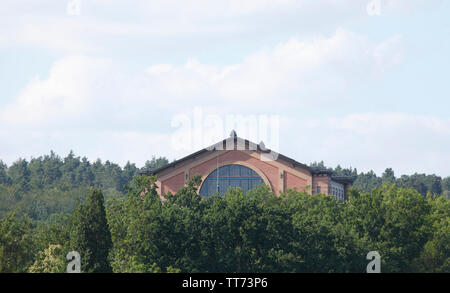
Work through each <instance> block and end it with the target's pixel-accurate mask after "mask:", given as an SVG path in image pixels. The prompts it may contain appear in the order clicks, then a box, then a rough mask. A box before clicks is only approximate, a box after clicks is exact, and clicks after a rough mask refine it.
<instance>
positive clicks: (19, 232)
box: [0, 213, 34, 273]
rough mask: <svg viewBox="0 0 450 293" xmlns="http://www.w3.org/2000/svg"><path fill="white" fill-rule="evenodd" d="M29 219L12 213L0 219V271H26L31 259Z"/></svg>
mask: <svg viewBox="0 0 450 293" xmlns="http://www.w3.org/2000/svg"><path fill="white" fill-rule="evenodd" d="M31 229H32V226H31V220H30V219H29V218H28V217H18V216H16V215H15V214H14V213H10V214H8V215H6V216H5V217H4V218H2V219H1V220H0V273H20V272H26V271H27V270H28V266H29V265H30V264H31V263H32V261H33V255H34V253H33V242H32V235H31Z"/></svg>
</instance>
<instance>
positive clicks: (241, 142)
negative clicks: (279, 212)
mask: <svg viewBox="0 0 450 293" xmlns="http://www.w3.org/2000/svg"><path fill="white" fill-rule="evenodd" d="M230 142H233V149H234V147H235V146H237V145H238V146H241V147H243V148H244V149H242V150H257V151H259V152H261V153H266V154H275V155H276V160H279V159H281V160H283V161H286V162H288V163H290V164H292V166H293V167H301V168H304V169H306V170H308V171H310V172H311V173H312V174H326V175H330V176H332V174H333V172H332V171H330V170H327V169H325V168H318V167H309V166H308V165H305V164H303V163H300V162H298V161H296V160H294V159H292V158H289V157H287V156H284V155H282V154H279V153H277V152H275V151H272V150H270V149H267V148H266V147H265V146H264V143H263V142H260V143H259V144H256V143H254V142H251V141H249V140H247V139H243V138H240V137H238V136H237V134H236V131H234V130H233V131H232V132H231V134H230V137H229V138H226V139H223V140H222V141H219V142H218V143H216V144H213V145H212V146H209V147H206V148H204V149H201V150H199V151H197V152H195V153H192V154H190V155H188V156H186V157H184V158H181V159H179V160H175V161H173V162H172V163H170V164H167V165H165V166H163V167H160V168H157V169H149V170H144V171H141V172H140V174H146V175H154V174H158V173H160V172H162V171H164V170H167V169H170V168H176V167H177V166H178V165H179V164H181V163H183V162H186V161H188V160H191V159H194V160H195V158H196V157H198V156H201V155H202V154H204V153H207V152H212V151H221V150H226V146H227V143H228V144H229V143H230ZM344 177H345V176H340V177H339V178H338V177H335V178H338V180H335V181H337V182H341V181H344V180H351V179H350V178H347V179H345V178H344ZM333 180H334V179H333ZM353 181H354V180H353ZM353 181H351V182H353Z"/></svg>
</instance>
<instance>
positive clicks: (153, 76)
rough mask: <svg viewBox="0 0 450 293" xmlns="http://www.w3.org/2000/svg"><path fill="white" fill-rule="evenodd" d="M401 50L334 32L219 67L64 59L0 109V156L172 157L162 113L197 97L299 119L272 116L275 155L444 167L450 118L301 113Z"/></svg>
mask: <svg viewBox="0 0 450 293" xmlns="http://www.w3.org/2000/svg"><path fill="white" fill-rule="evenodd" d="M403 52H404V51H403V49H402V40H401V37H400V36H397V35H394V36H393V37H390V38H388V39H386V40H385V41H382V42H378V43H377V42H373V41H371V40H370V39H369V38H367V37H366V36H364V35H360V34H356V33H353V32H350V31H346V30H342V29H340V30H337V31H336V32H335V33H334V34H332V35H331V36H323V35H317V36H316V37H314V38H311V39H298V38H291V39H289V40H287V41H285V42H281V43H279V44H278V45H276V46H274V47H266V48H263V49H261V50H259V51H257V52H255V53H253V54H250V55H248V56H247V57H245V58H244V59H243V60H242V62H241V63H238V64H229V65H226V66H219V65H214V64H204V63H201V62H199V61H197V60H196V59H192V58H190V59H188V60H187V61H186V62H185V63H184V64H182V65H175V64H153V65H149V66H148V67H146V68H145V69H143V70H142V71H141V72H137V73H133V74H129V73H126V72H125V71H124V70H122V69H121V67H120V65H119V64H117V63H115V62H113V61H111V60H105V59H99V58H93V57H82V56H72V57H66V58H63V59H61V60H60V61H58V62H56V63H55V64H53V66H52V68H51V70H50V73H49V76H48V78H42V77H39V76H37V77H35V78H34V79H33V80H32V81H30V83H29V84H28V86H27V87H26V88H25V89H24V90H23V91H22V92H21V93H20V94H19V95H18V96H17V97H16V99H15V100H14V101H13V102H12V103H10V104H9V105H7V107H5V108H4V109H2V111H1V112H0V120H1V121H2V126H1V127H0V139H1V140H2V141H8V144H7V145H5V144H4V145H2V146H1V147H0V153H1V155H0V156H1V158H2V159H4V160H6V161H7V162H8V163H10V162H11V161H12V160H14V159H16V158H18V157H20V156H22V157H24V156H25V157H28V156H30V155H35V156H37V155H40V154H43V153H47V152H48V151H49V150H50V149H54V150H56V151H58V153H60V154H65V153H67V152H68V151H69V150H70V149H74V151H75V152H76V153H77V154H80V155H86V156H88V157H89V158H90V159H92V160H93V159H95V158H96V157H101V158H102V159H110V160H112V161H117V162H119V163H121V164H124V163H125V162H126V161H127V160H130V161H133V162H137V163H138V164H143V162H144V161H145V160H146V159H148V158H150V157H151V155H165V156H168V157H169V158H170V159H173V158H179V157H180V156H182V155H185V154H186V153H181V152H179V151H177V150H175V149H173V148H172V146H171V135H172V133H171V130H170V117H171V116H173V115H175V114H177V113H186V112H187V111H188V112H190V111H191V109H192V107H193V106H196V105H202V107H203V109H204V110H205V113H212V114H219V115H222V117H224V116H223V115H225V114H242V115H249V114H256V113H261V112H262V113H269V114H271V113H274V112H276V111H277V107H279V109H281V110H282V111H281V113H282V114H283V115H285V116H287V117H296V118H295V119H292V120H288V122H290V123H289V124H283V123H282V125H281V138H280V152H281V153H283V154H286V155H289V156H291V157H293V158H295V159H297V160H299V161H301V162H305V163H309V162H310V161H314V160H325V162H326V163H328V164H330V165H337V164H342V165H344V166H348V165H352V166H355V167H358V168H360V170H364V171H367V170H368V169H370V168H373V169H375V171H377V172H381V171H382V170H384V168H386V167H394V169H395V170H397V171H398V172H403V173H407V172H409V171H410V170H417V171H422V170H423V172H429V173H432V172H437V173H440V174H444V175H445V174H448V173H449V171H450V170H449V169H448V166H446V164H445V162H448V161H449V160H450V153H449V151H448V150H447V149H446V148H445V147H443V146H448V145H449V144H450V141H449V137H450V133H449V129H450V121H449V120H448V119H441V118H436V117H425V116H415V115H407V114H402V113H388V114H376V113H371V114H354V115H344V116H336V117H334V118H330V117H328V118H324V119H318V120H310V119H308V118H299V116H300V117H301V115H299V114H298V113H300V114H301V113H305V112H308V111H311V110H313V109H314V107H316V106H317V105H319V106H321V107H322V106H323V105H324V103H330V102H332V101H334V100H336V99H339V98H342V97H344V96H345V93H346V90H347V89H348V88H349V87H350V86H351V84H353V83H357V82H360V81H362V82H367V81H370V80H371V79H373V78H377V77H379V75H380V74H382V73H383V72H385V71H387V70H389V68H391V67H392V66H395V65H397V64H398V63H399V62H401V60H402V56H403V54H404V53H403ZM296 115H297V116H296ZM164 119H166V120H164ZM163 121H166V122H163ZM164 123H167V125H165V124H164ZM173 132H175V129H173ZM268 147H271V146H270V145H268ZM30 150H32V151H30ZM183 151H184V152H185V150H183ZM192 151H195V150H192ZM5 154H7V155H5Z"/></svg>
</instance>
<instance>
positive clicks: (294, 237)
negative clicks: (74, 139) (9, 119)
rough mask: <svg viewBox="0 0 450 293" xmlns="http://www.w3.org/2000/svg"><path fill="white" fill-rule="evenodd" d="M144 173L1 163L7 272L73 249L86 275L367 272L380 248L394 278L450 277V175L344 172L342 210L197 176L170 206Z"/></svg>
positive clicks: (82, 162)
mask: <svg viewBox="0 0 450 293" xmlns="http://www.w3.org/2000/svg"><path fill="white" fill-rule="evenodd" d="M167 163H168V160H167V159H166V158H161V157H160V158H155V157H153V158H152V159H151V160H149V161H147V162H146V164H145V166H144V167H143V168H142V169H147V168H157V167H160V166H163V165H165V164H167ZM311 166H314V167H322V168H326V167H325V166H324V164H323V162H320V163H313V164H311ZM139 171H140V169H139V168H137V167H136V165H135V164H132V163H127V164H126V165H125V166H124V167H121V166H119V165H117V164H115V163H112V162H109V161H106V162H102V161H101V160H97V161H95V162H93V163H91V162H89V161H88V160H87V159H86V158H80V157H77V156H75V154H74V153H73V152H70V153H69V154H68V155H67V156H66V157H65V158H60V157H59V156H57V155H56V154H55V153H53V152H51V153H50V155H45V156H42V157H39V158H32V159H31V160H29V161H27V160H25V159H19V160H17V161H16V162H14V163H13V164H12V165H11V166H6V165H5V164H4V163H2V162H1V161H0V272H64V271H65V270H66V265H67V261H66V259H65V256H66V254H67V253H68V252H69V251H73V250H75V251H78V252H79V253H80V255H81V258H82V261H81V265H82V271H84V272H364V271H365V268H366V265H367V263H368V261H367V260H366V258H365V256H366V254H367V253H368V252H369V251H373V250H376V251H379V252H380V254H381V261H382V272H450V200H449V196H450V177H447V178H444V179H442V178H441V177H439V176H436V175H425V174H414V175H410V176H406V175H403V176H401V177H398V178H397V177H395V175H394V172H393V170H392V169H386V170H385V172H384V173H383V174H382V176H381V177H378V176H377V175H376V174H375V173H374V172H372V171H371V172H368V173H358V172H357V170H356V169H352V168H342V167H340V166H337V167H336V168H334V169H333V171H334V172H335V173H336V174H337V175H353V176H357V180H356V181H355V184H354V188H352V189H351V191H350V194H349V200H348V201H346V202H341V201H336V200H334V199H332V198H331V197H329V196H326V195H320V194H316V195H308V194H306V193H305V192H302V191H297V190H289V191H287V192H286V193H283V194H282V195H281V196H280V197H277V196H276V195H274V194H273V193H272V192H271V191H270V190H269V189H268V188H267V187H266V186H260V187H258V188H257V189H255V190H253V191H250V192H249V193H248V194H243V193H242V191H241V190H240V189H237V190H236V189H230V190H229V191H228V192H227V194H226V195H225V196H224V197H219V196H211V197H208V198H201V197H199V196H198V195H197V193H196V189H197V186H199V184H200V178H199V177H198V176H196V177H194V178H192V179H191V180H190V181H189V182H188V183H187V184H186V186H185V187H183V188H182V189H180V190H179V191H178V192H177V193H176V194H166V195H165V198H166V199H167V200H166V201H164V202H161V200H160V199H159V196H158V195H157V193H156V186H155V185H154V181H155V178H153V177H148V176H140V175H139V174H138V173H139Z"/></svg>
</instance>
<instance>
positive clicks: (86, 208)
mask: <svg viewBox="0 0 450 293" xmlns="http://www.w3.org/2000/svg"><path fill="white" fill-rule="evenodd" d="M71 242H72V248H73V249H74V250H75V251H78V252H79V253H80V257H81V270H82V272H86V273H109V272H112V269H111V265H110V263H109V260H108V254H109V250H110V249H111V247H112V240H111V232H110V230H109V226H108V222H107V219H106V212H105V206H104V198H103V194H102V192H101V190H98V189H92V190H91V191H90V192H89V194H88V197H87V200H86V204H84V205H79V206H78V208H77V209H76V210H75V212H74V214H73V220H72V233H71Z"/></svg>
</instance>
